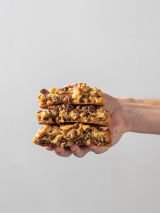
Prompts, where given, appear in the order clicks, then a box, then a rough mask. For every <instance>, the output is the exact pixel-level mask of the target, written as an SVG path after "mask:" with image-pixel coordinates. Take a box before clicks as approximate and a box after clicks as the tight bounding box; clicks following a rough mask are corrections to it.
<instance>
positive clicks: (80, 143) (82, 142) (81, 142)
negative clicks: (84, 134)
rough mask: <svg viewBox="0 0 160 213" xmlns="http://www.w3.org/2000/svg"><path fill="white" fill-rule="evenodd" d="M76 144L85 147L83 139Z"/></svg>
mask: <svg viewBox="0 0 160 213" xmlns="http://www.w3.org/2000/svg"><path fill="white" fill-rule="evenodd" d="M75 144H77V145H78V146H82V145H84V141H83V139H79V140H77V141H75Z"/></svg>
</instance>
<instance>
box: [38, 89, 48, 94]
mask: <svg viewBox="0 0 160 213" xmlns="http://www.w3.org/2000/svg"><path fill="white" fill-rule="evenodd" d="M40 93H42V94H44V95H48V93H49V91H48V90H47V89H41V90H40Z"/></svg>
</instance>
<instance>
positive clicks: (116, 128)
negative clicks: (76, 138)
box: [46, 94, 126, 157]
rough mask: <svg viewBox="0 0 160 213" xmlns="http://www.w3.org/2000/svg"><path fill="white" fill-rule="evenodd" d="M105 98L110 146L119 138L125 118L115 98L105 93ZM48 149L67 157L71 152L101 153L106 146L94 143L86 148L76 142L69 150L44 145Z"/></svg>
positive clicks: (79, 153)
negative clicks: (110, 119)
mask: <svg viewBox="0 0 160 213" xmlns="http://www.w3.org/2000/svg"><path fill="white" fill-rule="evenodd" d="M105 99H106V105H105V109H106V110H107V111H108V112H109V113H110V115H111V118H112V122H111V125H110V126H109V129H110V131H111V137H112V146H113V145H115V144H116V143H117V142H118V141H119V139H120V138H121V136H122V134H123V133H124V132H125V126H126V124H125V119H124V117H123V115H122V111H121V107H120V104H119V103H118V101H117V99H116V98H114V97H112V96H109V95H107V94H105ZM46 149H47V150H49V151H55V153H56V154H57V155H60V156H63V157H69V156H70V155H71V154H74V155H75V156H77V157H83V156H84V155H86V154H87V153H88V152H89V151H93V152H94V153H96V154H101V153H103V152H105V151H106V150H107V149H108V147H97V146H94V145H91V146H90V147H86V148H80V147H79V146H77V145H76V144H74V145H72V146H71V148H70V150H66V149H64V148H55V149H53V148H51V147H46Z"/></svg>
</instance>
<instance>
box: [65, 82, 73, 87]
mask: <svg viewBox="0 0 160 213" xmlns="http://www.w3.org/2000/svg"><path fill="white" fill-rule="evenodd" d="M75 84H76V83H70V84H67V85H64V87H73V86H74V85H75Z"/></svg>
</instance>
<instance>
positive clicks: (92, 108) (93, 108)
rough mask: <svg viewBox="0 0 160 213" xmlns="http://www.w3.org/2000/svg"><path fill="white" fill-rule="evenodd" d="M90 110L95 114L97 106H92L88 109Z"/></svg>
mask: <svg viewBox="0 0 160 213" xmlns="http://www.w3.org/2000/svg"><path fill="white" fill-rule="evenodd" d="M88 110H89V111H90V112H92V113H93V112H94V111H95V110H96V108H95V106H93V105H90V106H89V107H88Z"/></svg>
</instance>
